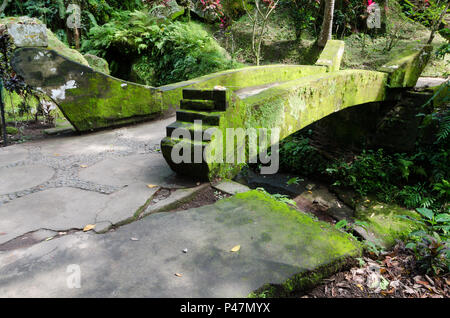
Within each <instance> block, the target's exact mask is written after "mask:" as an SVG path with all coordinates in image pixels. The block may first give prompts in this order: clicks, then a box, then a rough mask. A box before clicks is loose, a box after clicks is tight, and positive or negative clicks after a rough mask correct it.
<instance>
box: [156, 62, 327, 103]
mask: <svg viewBox="0 0 450 318" xmlns="http://www.w3.org/2000/svg"><path fill="white" fill-rule="evenodd" d="M326 71H327V68H326V67H323V66H313V65H266V66H250V67H244V68H240V69H236V70H229V71H223V72H218V73H213V74H209V75H205V76H202V77H198V78H195V79H192V80H189V81H185V82H179V83H175V84H169V85H165V86H161V87H158V89H159V90H161V92H162V101H163V104H164V107H165V108H166V109H175V108H177V107H178V106H179V103H180V100H181V99H182V90H183V89H185V88H196V89H212V88H214V86H216V85H220V86H224V87H226V88H227V89H229V90H230V91H236V90H239V89H242V88H244V87H251V86H259V85H264V84H269V83H274V82H286V81H290V80H294V79H298V78H301V77H304V76H309V75H313V74H323V73H325V72H326Z"/></svg>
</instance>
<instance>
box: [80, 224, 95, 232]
mask: <svg viewBox="0 0 450 318" xmlns="http://www.w3.org/2000/svg"><path fill="white" fill-rule="evenodd" d="M94 228H95V224H88V225H86V226H85V227H84V228H83V232H87V231H90V230H93V229H94Z"/></svg>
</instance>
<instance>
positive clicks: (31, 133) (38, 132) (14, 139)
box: [0, 121, 54, 147]
mask: <svg viewBox="0 0 450 318" xmlns="http://www.w3.org/2000/svg"><path fill="white" fill-rule="evenodd" d="M7 126H11V127H14V126H13V125H10V124H7ZM53 127H54V126H53V125H48V124H44V123H42V122H40V121H37V122H35V121H27V122H18V123H17V126H16V127H15V128H17V129H18V130H19V132H18V133H17V134H15V135H9V134H8V145H13V144H17V143H23V142H26V141H30V140H36V139H43V138H46V137H47V135H46V134H44V130H45V129H47V128H53ZM3 145H4V144H3V134H0V147H3Z"/></svg>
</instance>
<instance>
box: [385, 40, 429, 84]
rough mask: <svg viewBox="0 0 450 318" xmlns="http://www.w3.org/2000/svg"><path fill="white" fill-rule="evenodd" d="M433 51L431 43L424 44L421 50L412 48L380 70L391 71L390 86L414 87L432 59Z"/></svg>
mask: <svg viewBox="0 0 450 318" xmlns="http://www.w3.org/2000/svg"><path fill="white" fill-rule="evenodd" d="M431 51H432V47H431V46H430V45H427V46H424V47H423V48H422V49H421V50H420V51H417V49H416V48H410V49H408V50H405V51H404V52H402V53H401V54H400V55H399V56H398V57H396V58H395V59H393V60H391V61H390V62H389V63H386V64H385V65H383V66H382V67H381V68H380V69H379V70H380V71H382V72H387V73H389V81H388V84H389V86H390V87H413V86H414V85H416V82H417V80H418V78H419V76H420V74H421V73H422V71H423V69H424V68H425V66H426V64H427V62H428V60H429V59H430V57H431Z"/></svg>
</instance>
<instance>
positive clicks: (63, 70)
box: [12, 40, 431, 178]
mask: <svg viewBox="0 0 450 318" xmlns="http://www.w3.org/2000/svg"><path fill="white" fill-rule="evenodd" d="M36 46H39V45H34V46H33V47H31V46H29V44H28V45H23V46H21V45H18V48H17V49H16V50H15V52H14V56H13V59H12V64H13V67H14V69H15V71H16V72H17V73H18V74H19V75H21V76H22V77H23V78H24V79H25V80H26V82H27V83H28V84H29V85H31V86H32V87H34V88H35V89H37V90H40V91H42V92H44V93H46V94H47V95H48V96H50V97H51V98H52V100H53V101H54V102H55V103H56V104H57V105H58V107H59V108H60V109H61V111H62V113H63V114H64V116H65V117H66V118H67V119H68V120H69V121H70V123H71V124H72V125H73V127H74V128H75V129H76V130H77V131H81V132H82V131H90V130H95V129H99V128H105V127H111V126H116V125H122V124H126V123H133V122H138V121H141V120H148V119H151V118H155V117H158V116H162V115H163V116H164V115H169V114H173V112H175V111H176V122H175V123H173V124H171V125H169V126H168V127H167V134H168V136H167V137H166V138H164V139H163V140H162V141H161V149H162V152H163V155H164V157H165V159H166V161H167V162H168V163H169V165H170V166H171V168H172V169H173V170H175V171H177V172H179V173H181V174H186V175H190V176H194V177H203V178H214V177H216V176H221V177H231V176H233V175H234V174H236V173H237V172H238V171H239V169H240V167H241V166H242V165H243V163H242V162H239V161H238V160H237V156H236V158H235V160H234V161H232V162H228V163H218V162H217V161H216V160H213V159H212V157H213V155H215V153H217V152H218V151H219V150H220V149H219V148H221V147H222V150H225V151H222V152H221V153H222V154H223V156H227V153H226V149H224V148H223V147H224V145H225V144H226V141H224V138H226V129H227V128H244V129H247V128H265V129H268V130H269V131H270V130H272V129H273V128H278V129H279V132H280V133H279V136H278V137H277V139H276V140H272V142H275V143H276V142H277V141H278V140H281V139H283V138H285V137H286V136H288V135H290V134H292V133H294V132H296V131H298V130H300V129H302V128H304V127H306V126H308V125H309V124H311V123H313V122H315V121H318V120H320V119H321V118H324V117H326V116H328V115H330V114H331V113H334V112H337V111H340V110H342V109H345V108H347V107H351V106H355V105H361V104H366V103H370V102H378V101H384V100H387V99H393V98H395V96H396V91H397V90H398V89H401V88H407V87H412V86H414V85H415V83H416V81H417V79H418V77H419V75H420V73H421V72H422V70H423V68H424V67H425V65H426V63H427V61H428V58H429V55H430V51H431V48H430V47H428V46H425V47H423V48H422V49H420V50H417V49H416V50H412V51H408V52H405V53H404V55H403V56H401V57H399V58H398V59H396V60H394V61H392V62H390V63H388V64H386V65H384V66H383V67H382V68H381V69H380V70H379V71H367V70H340V63H341V59H342V56H343V53H344V43H343V42H342V41H334V40H333V41H328V43H327V45H326V47H325V49H324V50H323V52H322V54H321V55H320V57H319V59H318V60H317V62H316V63H315V65H267V66H259V67H246V68H241V69H236V70H229V71H224V72H219V73H214V74H210V75H207V76H203V77H199V78H196V79H192V80H189V81H185V82H180V83H175V84H170V85H166V86H162V87H157V88H156V87H150V86H144V85H139V84H136V83H130V82H126V81H123V80H120V79H117V78H114V77H111V76H108V75H106V74H103V73H100V72H97V71H94V70H93V69H92V68H90V67H88V66H85V65H82V64H79V63H77V62H74V61H73V60H70V59H68V58H67V57H65V56H62V55H60V54H58V53H57V52H55V51H53V50H49V49H48V48H46V47H36ZM196 120H201V121H202V125H201V127H199V125H198V124H197V123H196V124H194V121H196ZM176 128H181V130H182V131H183V130H184V131H185V132H189V133H190V134H191V138H184V139H180V138H175V137H174V136H172V132H173V131H175V129H176ZM179 131H180V130H178V132H179ZM219 131H220V132H221V133H222V134H220V135H219V134H216V132H219ZM194 134H195V136H196V137H195V138H194V137H193V136H194ZM217 136H221V137H217ZM180 143H182V144H183V145H185V146H186V147H188V148H189V147H190V148H192V149H195V148H197V149H201V150H207V151H206V155H205V156H204V158H203V159H202V160H201V162H198V163H186V162H181V163H175V162H174V160H173V159H172V149H173V147H174V146H175V145H177V144H178V145H179V146H180ZM241 143H244V144H241V145H239V144H237V145H236V147H235V148H234V149H242V151H244V152H245V153H247V154H248V152H249V149H248V147H247V146H246V145H245V141H241ZM185 149H186V148H185ZM258 151H259V149H258ZM192 153H194V152H192ZM208 154H209V155H208ZM228 155H229V154H228ZM224 161H227V160H224Z"/></svg>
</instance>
